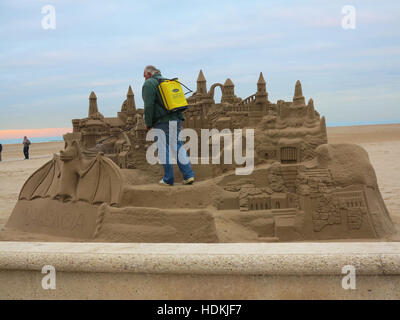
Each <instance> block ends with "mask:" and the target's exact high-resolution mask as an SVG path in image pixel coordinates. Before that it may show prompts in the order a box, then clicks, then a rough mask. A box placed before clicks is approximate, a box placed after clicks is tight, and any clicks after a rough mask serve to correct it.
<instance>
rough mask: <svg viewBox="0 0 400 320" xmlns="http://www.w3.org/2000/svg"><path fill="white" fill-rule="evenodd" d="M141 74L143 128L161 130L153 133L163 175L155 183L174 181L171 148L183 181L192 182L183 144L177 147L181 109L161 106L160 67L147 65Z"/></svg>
mask: <svg viewBox="0 0 400 320" xmlns="http://www.w3.org/2000/svg"><path fill="white" fill-rule="evenodd" d="M143 76H144V78H145V79H146V80H145V82H144V84H143V87H142V97H143V101H144V121H145V124H146V129H147V130H150V129H152V128H156V129H160V130H162V131H163V132H164V134H165V136H162V137H156V138H157V141H156V142H157V148H158V155H159V158H160V160H161V162H162V164H163V168H164V177H163V178H162V179H161V180H160V182H159V183H160V184H161V185H169V186H172V185H173V184H174V170H173V165H172V158H171V155H170V151H172V153H173V154H172V156H173V157H174V158H176V159H177V163H178V167H179V170H180V171H181V172H182V175H183V184H185V185H187V184H192V183H193V182H194V173H193V170H192V167H191V165H190V161H189V158H188V156H187V153H186V150H185V149H184V148H183V149H182V150H181V148H182V146H183V142H182V141H180V140H179V139H178V137H179V133H180V131H181V129H182V121H183V120H185V118H184V116H183V114H182V112H180V111H174V112H168V111H167V110H166V109H165V107H164V106H163V102H162V98H161V95H160V92H159V90H158V85H159V80H162V79H164V78H163V77H162V76H161V72H160V70H158V69H157V68H156V67H154V66H147V67H146V68H145V69H144V72H143ZM170 136H171V141H170ZM170 142H171V145H170ZM178 154H179V156H178Z"/></svg>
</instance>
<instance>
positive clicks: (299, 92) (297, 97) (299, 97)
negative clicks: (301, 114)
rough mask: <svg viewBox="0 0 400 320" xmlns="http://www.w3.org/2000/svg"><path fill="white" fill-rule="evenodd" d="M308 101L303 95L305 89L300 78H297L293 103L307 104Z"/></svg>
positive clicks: (298, 104) (297, 104) (296, 104)
mask: <svg viewBox="0 0 400 320" xmlns="http://www.w3.org/2000/svg"><path fill="white" fill-rule="evenodd" d="M305 104H306V101H305V99H304V96H303V89H302V87H301V82H300V80H297V82H296V87H295V89H294V96H293V105H295V106H305Z"/></svg>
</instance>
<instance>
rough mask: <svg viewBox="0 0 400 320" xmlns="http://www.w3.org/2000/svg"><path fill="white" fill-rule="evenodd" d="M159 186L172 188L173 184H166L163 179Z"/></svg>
mask: <svg viewBox="0 0 400 320" xmlns="http://www.w3.org/2000/svg"><path fill="white" fill-rule="evenodd" d="M158 184H159V185H161V186H169V187H172V184H169V183H166V182H165V181H164V179H161V180H160V182H159V183H158Z"/></svg>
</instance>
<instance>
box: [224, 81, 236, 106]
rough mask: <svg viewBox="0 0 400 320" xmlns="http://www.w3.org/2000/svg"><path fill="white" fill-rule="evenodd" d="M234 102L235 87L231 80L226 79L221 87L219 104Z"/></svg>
mask: <svg viewBox="0 0 400 320" xmlns="http://www.w3.org/2000/svg"><path fill="white" fill-rule="evenodd" d="M234 100H235V85H234V84H233V82H232V80H231V79H229V78H228V79H226V81H225V83H224V85H223V87H222V97H221V102H227V103H233V102H234Z"/></svg>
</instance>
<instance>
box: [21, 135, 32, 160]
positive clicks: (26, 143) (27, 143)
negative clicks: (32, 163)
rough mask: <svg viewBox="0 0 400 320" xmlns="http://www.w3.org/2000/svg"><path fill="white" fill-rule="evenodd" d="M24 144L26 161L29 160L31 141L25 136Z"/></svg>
mask: <svg viewBox="0 0 400 320" xmlns="http://www.w3.org/2000/svg"><path fill="white" fill-rule="evenodd" d="M22 144H23V145H24V156H25V160H28V159H29V145H30V144H31V142H30V141H29V139H28V138H27V137H26V136H25V137H24V141H23V142H22Z"/></svg>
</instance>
